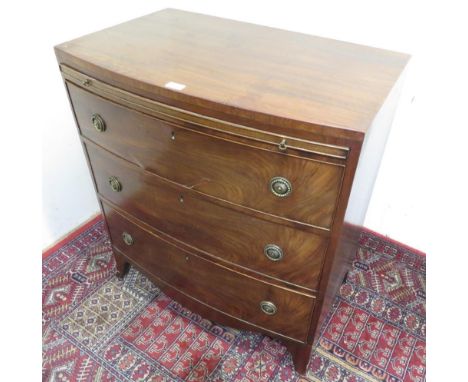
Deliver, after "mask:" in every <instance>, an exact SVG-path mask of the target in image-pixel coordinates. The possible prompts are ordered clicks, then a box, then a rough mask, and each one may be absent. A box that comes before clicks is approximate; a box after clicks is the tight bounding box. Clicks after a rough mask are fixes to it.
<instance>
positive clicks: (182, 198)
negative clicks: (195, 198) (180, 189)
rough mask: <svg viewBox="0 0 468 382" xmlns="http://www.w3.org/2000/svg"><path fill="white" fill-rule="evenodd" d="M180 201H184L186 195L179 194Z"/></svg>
mask: <svg viewBox="0 0 468 382" xmlns="http://www.w3.org/2000/svg"><path fill="white" fill-rule="evenodd" d="M179 202H181V203H183V202H184V197H183V196H182V195H180V196H179Z"/></svg>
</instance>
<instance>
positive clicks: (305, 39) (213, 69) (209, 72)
mask: <svg viewBox="0 0 468 382" xmlns="http://www.w3.org/2000/svg"><path fill="white" fill-rule="evenodd" d="M56 54H57V57H58V60H59V61H60V63H65V64H67V65H69V66H71V67H73V68H81V69H82V71H83V72H84V73H87V74H89V75H92V76H94V77H96V78H99V79H101V80H103V81H104V82H106V83H109V84H112V85H115V86H118V87H122V88H125V89H127V90H129V91H132V92H134V93H136V94H140V95H142V96H146V97H149V98H153V99H161V97H162V98H164V99H165V100H166V101H168V103H180V104H184V105H192V107H193V106H199V107H202V108H204V109H205V110H207V111H208V110H211V111H212V112H221V113H224V114H226V115H241V116H244V117H246V118H248V119H252V120H255V119H258V120H259V121H260V122H263V123H268V124H270V123H271V124H272V125H286V124H289V125H291V123H290V122H288V121H301V122H302V123H303V125H301V126H295V128H297V129H301V130H306V131H310V132H313V133H316V134H319V135H322V136H346V137H348V138H354V139H356V138H357V139H361V138H362V134H363V132H365V131H366V130H367V128H368V127H369V126H370V124H371V122H372V120H373V117H374V115H375V114H376V113H377V112H378V110H379V108H380V106H381V104H382V103H383V102H384V101H385V98H386V97H387V95H388V93H389V92H390V89H391V88H392V86H393V84H394V82H395V81H396V80H397V78H398V77H399V75H400V72H401V70H402V69H403V67H404V66H405V64H406V62H407V60H408V56H407V55H405V54H401V53H395V52H390V51H386V50H382V49H376V48H371V47H365V46H361V45H356V44H350V43H346V42H341V41H336V40H331V39H325V38H321V37H314V36H308V35H305V34H300V33H293V32H286V31H283V30H278V29H274V28H268V27H262V26H258V25H253V24H247V23H241V22H237V21H232V20H226V19H221V18H217V17H211V16H205V15H200V14H195V13H190V12H183V11H178V10H172V9H167V10H164V11H160V12H156V13H153V14H150V15H148V16H144V17H141V18H138V19H135V20H132V21H129V22H126V23H123V24H120V25H117V26H115V27H112V28H108V29H104V30H102V31H100V32H97V33H93V34H90V35H87V36H84V37H81V38H78V39H76V40H73V41H69V42H67V43H64V44H61V45H59V46H57V47H56ZM170 82H176V83H180V84H182V85H185V88H184V89H183V90H181V91H173V90H170V89H168V88H167V87H166V84H167V83H170ZM189 107H190V106H189ZM275 117H276V118H275ZM324 126H332V127H333V128H324Z"/></svg>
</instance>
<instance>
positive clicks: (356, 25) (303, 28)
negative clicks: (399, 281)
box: [37, 0, 466, 250]
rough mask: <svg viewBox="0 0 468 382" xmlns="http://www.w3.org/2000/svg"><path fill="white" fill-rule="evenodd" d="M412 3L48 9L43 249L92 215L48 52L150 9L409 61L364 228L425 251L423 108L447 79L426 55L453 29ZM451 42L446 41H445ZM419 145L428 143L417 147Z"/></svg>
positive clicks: (428, 204) (427, 204)
mask: <svg viewBox="0 0 468 382" xmlns="http://www.w3.org/2000/svg"><path fill="white" fill-rule="evenodd" d="M265 4H267V7H265ZM421 4H425V6H424V7H425V8H422V9H420V8H418V3H417V2H412V3H411V4H410V2H407V1H388V2H386V3H383V2H375V1H354V2H338V1H323V2H310V1H304V2H298V1H291V0H290V1H287V2H268V3H264V2H253V1H249V2H220V1H199V2H193V1H132V2H115V1H112V2H109V1H101V2H97V1H89V0H82V1H80V6H79V7H73V17H70V13H69V12H70V6H69V5H68V4H67V3H65V2H60V3H57V6H56V8H55V10H54V12H55V14H54V17H50V16H49V17H48V18H47V22H46V23H44V24H42V28H43V30H42V32H41V33H43V34H44V36H42V41H41V44H42V46H41V47H42V50H41V52H40V55H39V57H38V59H37V64H38V65H39V67H40V70H41V73H42V75H43V76H44V77H45V78H47V79H48V93H47V94H48V96H47V99H43V100H41V101H40V102H43V103H44V105H46V107H47V108H48V110H50V116H49V118H48V121H47V124H45V125H44V126H43V148H44V149H43V245H44V246H46V245H48V244H50V243H51V242H53V241H54V240H56V239H57V238H59V237H60V236H61V235H63V234H65V233H66V232H68V231H69V230H71V229H73V228H74V227H75V226H76V225H77V224H79V223H80V222H82V221H84V220H85V219H87V218H88V217H90V216H91V215H92V214H94V213H96V212H97V211H98V205H97V202H96V199H95V196H94V192H93V188H92V183H91V180H90V177H89V175H88V170H87V166H86V164H85V160H84V156H83V154H82V152H81V147H80V144H79V140H78V136H77V133H76V129H75V126H74V122H73V119H72V115H71V111H70V108H69V105H68V101H67V100H66V96H65V91H64V88H63V84H62V82H61V79H60V76H59V72H58V68H57V65H56V64H55V61H54V60H55V58H54V55H53V51H52V47H53V45H54V44H57V43H60V42H63V41H66V40H68V39H72V38H75V37H78V36H80V35H83V34H87V33H90V32H93V31H96V30H99V29H102V28H104V27H107V26H111V25H114V24H116V23H119V22H122V21H125V20H128V19H131V18H134V17H137V16H140V15H144V14H146V13H150V12H153V11H156V10H158V9H162V8H165V7H174V8H181V9H186V10H193V11H198V12H201V13H207V14H212V15H218V16H223V17H228V18H233V19H238V20H243V21H249V22H254V23H258V24H263V25H269V26H275V27H278V28H283V29H288V30H294V31H300V32H304V33H309V34H314V35H319V36H326V37H331V38H336V39H340V40H346V41H352V42H356V43H361V44H366V45H371V46H376V47H381V48H386V49H392V50H397V51H402V52H407V53H410V54H412V55H413V60H412V62H411V64H410V67H409V71H408V73H407V79H406V85H405V87H404V89H403V94H402V96H401V102H400V106H399V108H398V112H397V115H396V118H395V122H394V126H393V129H392V132H391V135H390V137H389V142H388V146H387V149H386V152H385V155H384V159H383V162H382V167H381V171H380V173H379V176H378V179H377V183H376V186H375V192H374V195H373V198H372V200H371V204H370V207H369V210H368V214H367V217H366V222H365V224H366V226H368V227H369V228H371V229H374V230H376V231H379V232H381V233H383V234H386V235H389V236H391V237H393V238H395V239H397V240H400V241H403V242H405V243H407V244H409V245H411V246H414V247H416V248H419V249H421V250H429V249H430V248H429V243H428V240H427V232H426V230H425V229H422V227H424V226H425V223H426V220H427V217H426V212H427V211H428V210H430V209H431V208H433V205H432V203H433V201H430V200H427V199H426V198H425V194H426V189H427V187H428V186H429V184H426V183H427V180H428V179H429V178H428V177H427V176H428V175H429V174H427V172H426V166H427V165H425V163H426V159H427V157H428V155H431V154H433V153H431V152H430V151H429V150H428V147H427V144H428V143H437V140H438V139H439V137H438V136H437V135H435V136H432V135H431V131H434V128H436V127H437V126H436V121H435V120H431V119H430V118H429V117H428V110H430V109H431V108H433V107H437V108H440V107H441V106H440V105H437V101H436V100H434V99H433V97H432V92H433V91H434V89H433V83H434V80H435V79H436V80H437V79H438V80H443V78H439V77H438V76H439V75H445V76H447V75H450V73H449V74H447V73H438V72H437V70H438V66H439V65H442V64H443V60H444V57H443V56H442V57H441V56H440V55H437V54H436V55H434V52H435V51H437V52H439V51H440V50H446V49H447V48H450V47H449V46H448V44H447V43H446V42H445V40H443V39H442V36H443V32H447V30H446V29H447V28H450V27H451V26H452V25H445V26H444V29H443V30H440V29H438V28H437V24H435V23H433V20H431V17H432V18H433V17H435V16H440V17H444V14H443V12H442V11H440V10H439V9H435V8H430V7H429V5H428V4H426V3H421ZM454 16H455V17H456V13H454ZM453 27H456V24H455V25H453ZM447 33H448V32H447ZM453 41H454V40H453V38H451V40H450V42H449V43H453ZM465 48H466V47H465ZM463 95H464V94H463ZM447 112H448V110H447ZM439 127H441V126H439ZM443 128H446V127H445V126H444V127H443ZM427 139H434V141H430V142H425V140H427Z"/></svg>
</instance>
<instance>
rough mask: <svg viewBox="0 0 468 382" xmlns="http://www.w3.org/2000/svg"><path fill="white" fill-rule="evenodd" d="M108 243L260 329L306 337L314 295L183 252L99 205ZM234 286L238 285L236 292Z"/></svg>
mask: <svg viewBox="0 0 468 382" xmlns="http://www.w3.org/2000/svg"><path fill="white" fill-rule="evenodd" d="M104 212H105V214H106V219H107V223H108V226H109V230H110V235H111V238H112V243H113V245H114V247H116V248H117V249H118V250H119V251H120V252H122V253H123V254H125V255H126V256H127V257H128V259H130V260H131V261H132V262H134V263H136V264H139V266H140V267H142V268H144V269H145V270H146V272H147V273H150V274H151V275H153V276H156V277H158V278H160V279H161V280H163V281H164V282H166V283H167V284H169V285H170V286H171V287H172V288H174V289H177V290H178V291H180V292H182V293H184V294H186V295H188V296H190V297H192V298H195V299H197V300H199V301H204V302H205V303H208V304H209V305H211V306H212V307H213V308H215V309H218V310H220V311H222V312H225V313H227V314H229V315H231V316H233V317H237V318H239V319H241V320H243V321H247V322H250V323H253V324H255V325H257V326H259V327H261V328H266V329H268V330H271V331H274V332H277V333H280V334H282V335H284V336H287V337H291V338H294V339H296V340H299V341H305V340H306V338H307V325H296V322H308V321H309V319H310V314H311V312H312V310H313V304H314V298H313V297H311V296H307V295H304V294H300V293H296V292H293V291H289V290H287V289H284V288H278V287H275V286H273V285H271V284H268V283H263V282H260V281H258V280H255V279H253V278H250V277H246V276H243V275H240V274H238V273H236V272H233V271H230V270H228V269H227V268H224V267H221V266H219V265H216V264H214V263H212V262H210V261H207V260H205V259H202V258H200V257H197V256H195V255H193V254H191V253H188V252H185V251H182V250H180V249H178V248H177V247H175V246H173V245H170V244H168V243H167V242H165V241H164V240H162V239H160V238H158V237H157V236H155V235H154V234H151V233H149V232H147V231H145V230H143V229H141V228H139V227H138V226H136V225H135V224H132V223H131V222H130V221H128V220H126V219H124V218H123V217H122V216H121V215H119V214H118V213H117V212H115V211H113V210H112V209H110V208H108V207H107V206H106V205H105V204H104ZM124 232H126V233H129V234H130V235H131V236H132V238H133V240H134V242H133V244H132V245H127V244H125V243H124V242H123V240H122V233H124ZM239 290H243V293H242V294H239ZM261 301H271V302H273V303H274V304H275V305H276V307H277V312H276V314H274V315H267V314H265V313H263V312H262V311H261V309H260V302H261Z"/></svg>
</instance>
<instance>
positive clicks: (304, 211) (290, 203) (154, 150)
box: [68, 83, 343, 228]
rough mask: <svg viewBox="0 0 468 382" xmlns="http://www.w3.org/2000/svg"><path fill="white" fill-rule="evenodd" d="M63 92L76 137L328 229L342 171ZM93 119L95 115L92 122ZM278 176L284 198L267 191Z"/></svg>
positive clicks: (212, 191)
mask: <svg viewBox="0 0 468 382" xmlns="http://www.w3.org/2000/svg"><path fill="white" fill-rule="evenodd" d="M68 89H69V92H70V96H71V99H72V102H73V107H74V110H75V115H76V117H77V120H78V124H79V127H80V130H81V133H82V134H83V135H84V136H86V137H88V138H89V139H91V140H92V141H94V142H96V143H98V144H99V145H101V146H103V147H104V148H106V149H108V150H109V151H112V152H114V153H116V154H118V155H119V156H121V157H123V158H126V159H128V160H129V161H131V162H133V163H135V164H137V165H139V166H140V167H143V168H145V169H147V170H149V171H151V172H154V173H156V174H158V175H160V176H162V177H165V178H167V179H170V180H173V181H175V182H177V183H180V184H182V185H185V186H188V187H193V188H194V189H196V190H198V191H200V192H203V193H206V194H208V195H211V196H215V197H218V198H221V199H224V200H228V201H230V202H232V203H236V204H240V205H243V206H247V207H250V208H253V209H256V210H259V211H262V212H267V213H271V214H274V215H278V216H282V217H286V218H288V219H291V220H295V221H300V222H304V223H307V224H311V225H315V226H318V227H323V228H330V226H331V223H332V218H333V214H334V211H335V204H336V202H337V198H338V194H339V191H340V187H341V179H342V173H343V167H342V166H339V165H335V164H330V163H324V162H319V161H316V160H311V159H305V158H299V157H295V156H291V155H285V154H283V153H280V152H271V151H268V150H264V149H260V148H258V147H255V146H254V145H255V141H253V140H251V144H249V145H247V144H243V143H239V142H234V141H231V140H227V139H221V138H219V137H214V136H210V135H207V134H203V133H200V132H196V131H193V130H190V129H187V128H183V127H181V126H179V125H176V124H172V123H168V122H165V121H162V120H159V119H157V118H153V117H150V116H147V115H144V114H142V113H139V112H136V111H134V110H131V109H128V108H126V107H123V106H120V105H117V104H115V103H112V102H110V101H107V100H104V99H103V98H100V97H98V96H96V95H93V94H91V93H89V92H86V91H84V90H82V89H80V88H78V87H76V86H75V85H72V84H70V83H69V84H68ZM94 114H99V117H95V118H94V119H93V115H94ZM99 118H100V120H99ZM96 119H97V121H96ZM93 121H94V124H93ZM100 126H101V127H100ZM104 129H105V130H104ZM278 177H279V178H284V179H286V183H280V181H277V182H276V183H275V184H276V188H275V189H276V190H277V191H280V192H281V191H284V190H288V187H290V188H291V192H290V194H289V195H287V196H278V195H275V194H274V192H272V190H271V187H272V180H273V179H274V178H278ZM281 181H282V180H281ZM288 183H289V184H288Z"/></svg>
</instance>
